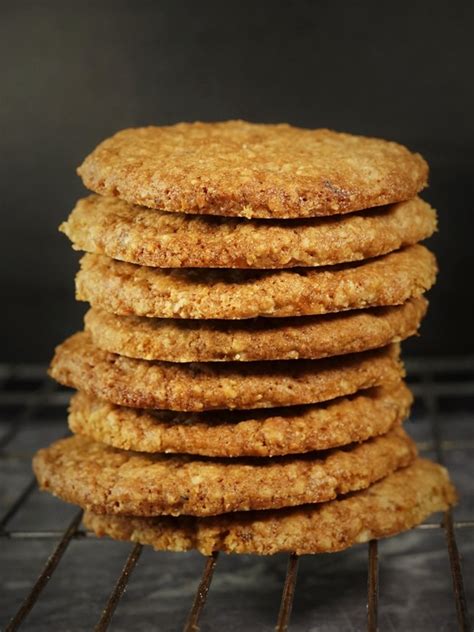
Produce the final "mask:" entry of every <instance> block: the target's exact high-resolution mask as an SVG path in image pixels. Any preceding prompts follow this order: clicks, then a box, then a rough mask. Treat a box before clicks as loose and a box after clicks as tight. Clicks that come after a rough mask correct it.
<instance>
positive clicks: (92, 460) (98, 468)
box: [33, 427, 416, 516]
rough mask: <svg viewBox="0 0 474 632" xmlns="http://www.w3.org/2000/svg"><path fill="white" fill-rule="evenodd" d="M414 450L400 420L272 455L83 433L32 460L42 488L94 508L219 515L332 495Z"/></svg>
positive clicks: (381, 472)
mask: <svg viewBox="0 0 474 632" xmlns="http://www.w3.org/2000/svg"><path fill="white" fill-rule="evenodd" d="M415 457H416V447H415V444H414V443H413V441H412V440H411V439H410V438H409V436H408V435H407V434H406V433H405V431H404V430H403V429H402V428H401V427H398V428H395V429H394V430H391V431H390V432H388V433H387V434H386V435H381V436H380V437H376V438H373V439H369V440H368V441H365V442H364V443H359V444H355V445H352V446H346V447H345V448H339V449H335V450H331V451H328V452H322V453H316V454H314V453H313V454H308V455H305V456H299V457H294V456H292V457H274V458H273V459H230V460H229V459H204V458H198V457H190V456H184V455H181V456H167V455H163V454H161V455H159V454H158V455H157V454H153V455H151V454H140V453H138V452H128V451H125V450H117V449H116V448H111V447H110V446H106V445H104V444H102V443H96V442H94V441H91V440H90V439H87V438H85V437H80V436H76V437H69V438H67V439H61V440H59V441H56V442H55V443H53V444H52V445H50V446H49V448H44V449H42V450H40V451H39V452H38V453H37V454H36V456H35V457H34V461H33V466H34V470H35V474H36V476H37V478H38V482H39V484H40V486H41V487H42V489H47V490H49V491H51V492H52V493H53V494H55V495H57V496H60V497H61V498H63V499H64V500H66V501H68V502H72V503H75V504H76V505H80V506H81V507H84V508H85V509H89V510H91V511H94V512H95V513H109V514H118V515H129V516H157V515H162V514H165V515H173V516H179V515H181V514H187V515H193V516H212V515H216V514H222V513H226V512H229V511H249V510H252V509H276V508H280V507H290V506H294V505H302V504H305V503H315V502H321V501H326V500H330V499H332V498H335V497H336V496H338V495H340V494H346V493H348V492H351V491H354V490H356V489H364V488H365V487H368V486H369V485H371V484H372V483H373V482H374V481H377V480H379V479H381V478H383V477H384V476H387V474H390V473H391V472H393V471H395V470H397V469H398V468H399V467H403V466H405V465H408V464H409V463H411V462H412V461H413V459H414V458H415Z"/></svg>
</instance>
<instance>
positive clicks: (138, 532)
mask: <svg viewBox="0 0 474 632" xmlns="http://www.w3.org/2000/svg"><path fill="white" fill-rule="evenodd" d="M455 502H456V491H455V489H454V486H453V485H452V483H451V482H450V480H449V477H448V473H447V471H446V470H445V468H443V467H442V466H440V465H438V464H436V463H432V462H431V461H428V460H425V459H417V460H416V461H414V463H413V464H412V465H409V466H408V467H405V468H403V469H400V470H398V471H397V472H395V473H393V474H390V475H389V476H387V477H386V478H385V479H383V480H382V481H380V482H378V483H375V484H374V485H372V486H371V487H369V488H368V489H365V490H363V491H359V492H355V493H353V494H349V495H348V496H346V497H345V498H341V499H338V500H332V501H329V502H326V503H321V504H318V505H305V506H304V507H297V508H291V509H279V510H268V511H254V512H251V513H235V514H225V515H221V516H215V517H212V518H192V517H189V516H182V517H179V518H172V517H159V518H133V517H118V516H109V515H97V514H94V513H92V512H86V514H85V516H84V524H85V526H86V527H87V528H88V529H90V530H91V531H93V532H94V533H96V534H97V535H99V536H103V535H108V536H110V537H112V538H114V539H116V540H132V541H133V542H140V543H141V544H146V545H151V546H152V547H153V548H155V549H157V550H169V551H187V550H190V549H198V550H199V551H200V552H201V553H203V554H204V555H210V554H211V553H212V552H213V551H223V552H225V553H255V554H258V555H271V554H274V553H280V552H295V553H297V554H300V555H301V554H307V553H330V552H335V551H341V550H342V549H345V548H348V547H349V546H351V545H353V544H356V543H360V542H367V541H368V540H371V539H374V538H384V537H387V536H390V535H395V534H396V533H400V532H401V531H406V530H407V529H410V528H412V527H414V526H416V525H417V524H420V523H421V522H423V520H425V518H427V516H429V515H430V514H432V513H434V512H437V511H444V510H446V509H448V508H449V506H451V505H453V504H454V503H455Z"/></svg>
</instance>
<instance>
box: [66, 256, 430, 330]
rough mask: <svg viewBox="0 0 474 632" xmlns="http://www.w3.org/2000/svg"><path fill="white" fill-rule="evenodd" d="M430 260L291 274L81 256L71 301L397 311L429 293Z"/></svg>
mask: <svg viewBox="0 0 474 632" xmlns="http://www.w3.org/2000/svg"><path fill="white" fill-rule="evenodd" d="M436 271H437V267H436V260H435V258H434V255H433V254H432V253H431V252H430V251H429V250H427V249H426V248H425V247H424V246H420V245H415V246H409V247H408V248H405V249H403V250H399V251H396V252H393V253H390V254H388V255H384V256H383V257H379V258H376V259H370V260H369V261H366V262H363V263H359V264H345V265H341V266H329V267H328V268H315V269H305V268H298V269H294V270H291V271H286V270H277V271H249V270H205V271H204V270H191V269H190V270H184V269H181V270H179V269H178V270H168V269H167V270H164V269H159V268H146V267H143V266H136V265H133V264H131V263H124V262H122V261H115V260H114V259H110V258H109V257H106V256H104V255H91V254H87V255H85V256H84V257H83V258H82V260H81V270H80V271H79V273H78V275H77V277H76V297H77V299H78V300H82V301H88V302H89V303H90V304H91V305H92V306H93V307H96V308H99V309H103V310H104V311H107V312H111V313H113V314H118V315H122V316H127V315H131V314H133V315H136V316H146V317H152V318H193V319H194V318H201V319H241V318H256V317H258V316H266V317H286V316H309V315H317V314H326V313H332V312H339V311H345V310H351V309H361V308H364V307H376V306H385V305H399V304H401V303H404V302H405V301H406V300H408V299H409V298H411V297H412V296H419V295H420V294H422V293H423V292H425V291H426V290H428V289H429V288H430V287H431V286H432V284H433V283H434V280H435V277H436Z"/></svg>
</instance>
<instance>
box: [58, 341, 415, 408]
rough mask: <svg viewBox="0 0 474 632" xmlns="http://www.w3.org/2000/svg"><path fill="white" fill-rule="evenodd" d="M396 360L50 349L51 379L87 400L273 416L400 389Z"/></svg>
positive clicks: (82, 345) (392, 349) (378, 354)
mask: <svg viewBox="0 0 474 632" xmlns="http://www.w3.org/2000/svg"><path fill="white" fill-rule="evenodd" d="M399 354H400V348H399V345H397V344H394V345H391V346H389V347H384V348H382V349H378V350H376V351H366V352H362V353H355V354H351V355H346V356H342V357H340V358H339V357H336V358H328V359H323V360H288V361H284V360H282V361H275V362H250V363H249V362H245V363H241V362H240V363H234V362H226V363H218V364H216V363H191V364H179V363H170V362H150V361H147V360H137V359H131V358H126V357H124V356H119V355H116V354H113V353H108V352H107V351H103V350H101V349H99V348H97V347H95V346H94V344H93V343H92V341H91V338H90V336H89V334H87V333H85V332H80V333H77V334H75V335H74V336H71V338H69V339H68V340H66V341H65V342H63V343H62V344H61V345H60V346H59V347H58V348H57V349H56V354H55V356H54V358H53V361H52V363H51V367H50V375H51V377H53V378H54V379H55V380H57V381H58V382H60V383H61V384H65V385H66V386H72V387H74V388H76V389H78V390H83V391H85V392H86V393H87V394H88V395H93V396H95V397H98V398H99V399H103V400H106V401H110V402H112V403H114V404H119V405H122V406H130V407H132V408H159V409H165V410H182V411H202V410H211V409H232V408H244V409H248V408H274V407H278V406H291V405H293V404H310V403H311V404H314V403H317V402H321V401H326V400H330V399H334V398H336V397H340V396H342V395H350V394H352V393H355V392H356V391H358V390H360V389H363V388H370V387H372V386H380V385H381V384H388V383H390V382H396V381H399V380H400V378H401V377H402V376H403V367H402V364H401V363H400V360H399Z"/></svg>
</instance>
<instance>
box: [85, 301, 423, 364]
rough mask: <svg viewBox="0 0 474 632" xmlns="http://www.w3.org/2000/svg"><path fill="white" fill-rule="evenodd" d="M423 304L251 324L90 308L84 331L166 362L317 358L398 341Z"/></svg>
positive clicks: (105, 344) (133, 354) (104, 344)
mask: <svg viewBox="0 0 474 632" xmlns="http://www.w3.org/2000/svg"><path fill="white" fill-rule="evenodd" d="M427 307H428V301H427V300H426V299H425V298H424V297H422V296H419V297H415V298H411V299H408V301H406V302H405V303H403V304H402V305H396V306H392V307H375V308H372V309H368V310H356V311H354V312H343V313H340V314H326V315H323V316H300V317H299V318H275V319H268V318H265V319H264V318H260V319H252V320H237V321H235V320H234V321H232V320H210V321H209V320H207V321H206V320H204V321H203V320H183V319H158V318H145V317H141V316H117V315H115V314H110V313H109V312H105V311H103V310H101V309H91V310H89V311H88V312H87V314H86V316H85V328H86V331H88V332H89V333H90V334H91V337H92V340H93V342H94V344H95V345H96V346H98V347H100V348H101V349H104V350H106V351H111V352H112V353H118V354H120V355H125V356H128V357H130V358H142V359H144V360H165V361H169V362H219V361H232V360H236V361H237V360H239V361H254V360H292V359H298V358H302V359H304V358H309V359H317V358H324V357H329V356H334V355H343V354H347V353H356V352H359V351H366V350H368V349H376V348H378V347H385V346H386V345H388V344H390V343H391V342H399V341H400V340H404V339H405V338H408V337H409V336H413V335H414V334H416V332H417V331H418V328H419V326H420V323H421V320H422V318H423V317H424V315H425V313H426V309H427Z"/></svg>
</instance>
